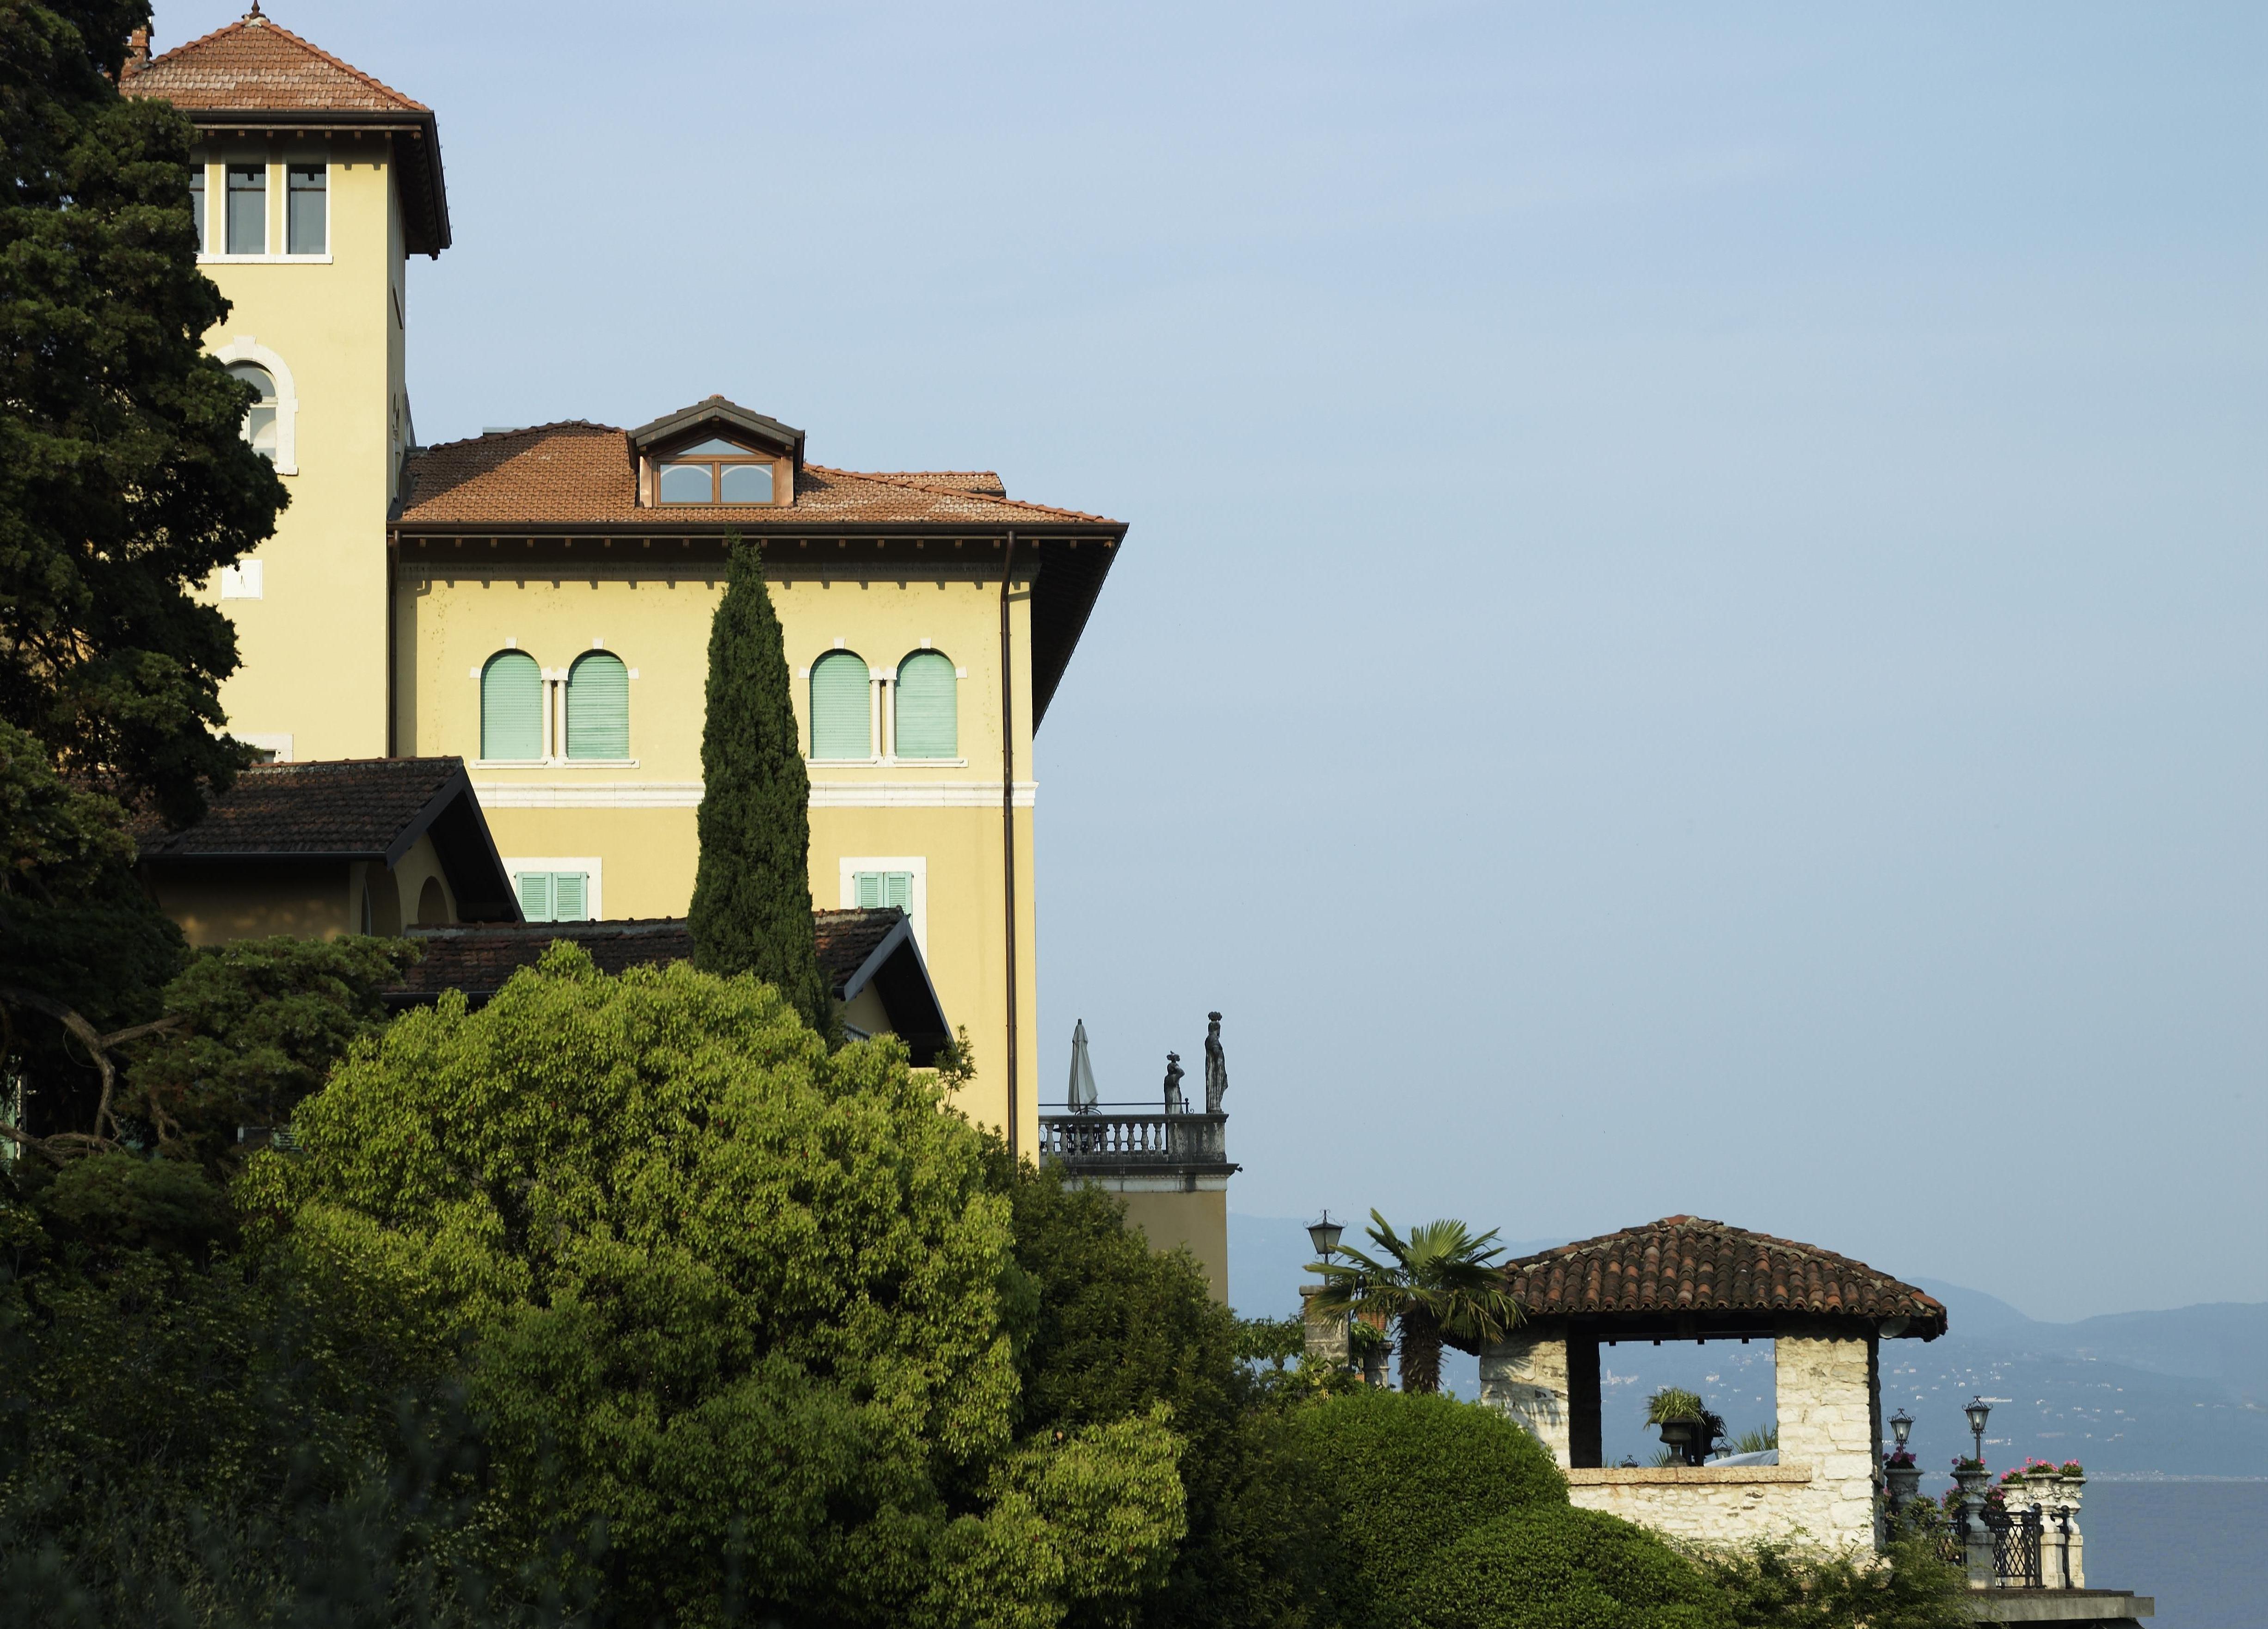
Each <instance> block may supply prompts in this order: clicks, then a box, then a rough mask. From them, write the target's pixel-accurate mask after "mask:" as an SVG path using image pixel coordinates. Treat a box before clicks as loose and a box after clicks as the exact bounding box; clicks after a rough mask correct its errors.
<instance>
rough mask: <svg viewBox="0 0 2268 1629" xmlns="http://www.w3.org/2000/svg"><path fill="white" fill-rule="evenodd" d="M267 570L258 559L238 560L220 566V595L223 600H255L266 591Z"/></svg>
mask: <svg viewBox="0 0 2268 1629" xmlns="http://www.w3.org/2000/svg"><path fill="white" fill-rule="evenodd" d="M266 578H267V572H266V571H265V570H264V569H263V567H262V564H261V562H260V561H258V560H239V561H238V562H237V563H236V564H234V565H225V566H223V567H221V568H220V597H221V598H222V599H224V600H257V599H261V598H262V597H263V596H264V594H265V593H266V592H267V583H266Z"/></svg>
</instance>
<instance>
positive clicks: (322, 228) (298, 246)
mask: <svg viewBox="0 0 2268 1629" xmlns="http://www.w3.org/2000/svg"><path fill="white" fill-rule="evenodd" d="M284 175H285V177H286V179H285V181H284V252H285V253H286V254H328V252H329V250H330V247H331V235H330V234H331V226H330V209H329V202H330V200H329V195H328V186H329V171H328V169H327V168H326V166H322V165H320V164H295V165H292V166H290V167H289V168H288V169H286V170H285V172H284Z"/></svg>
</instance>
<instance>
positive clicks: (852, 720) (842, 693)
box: [811, 651, 874, 758]
mask: <svg viewBox="0 0 2268 1629" xmlns="http://www.w3.org/2000/svg"><path fill="white" fill-rule="evenodd" d="M872 722H873V720H872V719H871V717H870V715H869V712H868V709H867V704H866V664H865V662H863V661H861V660H858V658H857V657H856V656H853V655H852V654H851V652H848V651H830V652H828V653H827V654H826V655H824V656H822V657H821V658H820V659H819V660H817V661H816V662H814V663H813V664H812V667H811V756H813V757H814V758H871V757H873V756H874V744H873V741H874V738H873V732H872V728H871V726H872Z"/></svg>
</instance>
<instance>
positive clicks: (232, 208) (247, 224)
mask: <svg viewBox="0 0 2268 1629" xmlns="http://www.w3.org/2000/svg"><path fill="white" fill-rule="evenodd" d="M228 252H229V253H230V254H267V253H268V166H266V165H264V164H232V165H230V166H228Z"/></svg>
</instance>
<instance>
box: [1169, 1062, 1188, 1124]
mask: <svg viewBox="0 0 2268 1629" xmlns="http://www.w3.org/2000/svg"><path fill="white" fill-rule="evenodd" d="M1166 1112H1167V1114H1187V1113H1189V1099H1187V1098H1185V1097H1183V1096H1182V1055H1181V1054H1180V1053H1179V1052H1168V1053H1167V1054H1166Z"/></svg>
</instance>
